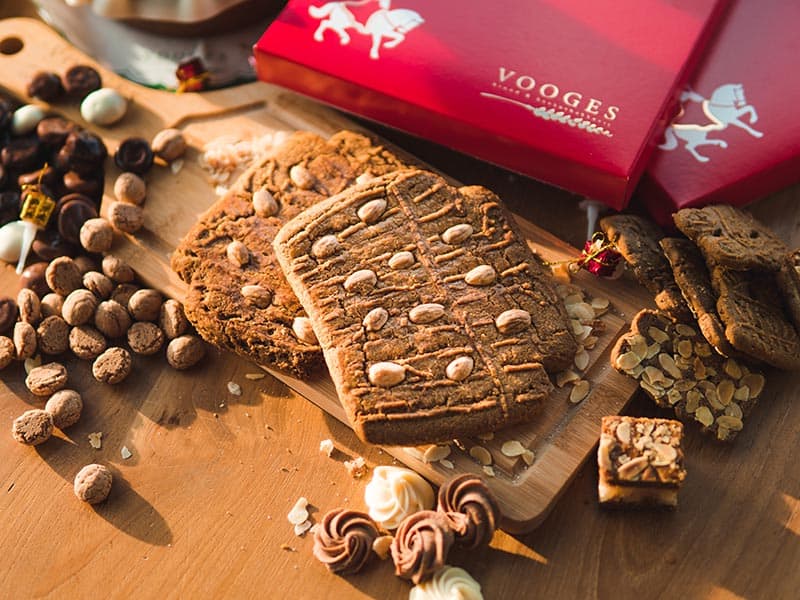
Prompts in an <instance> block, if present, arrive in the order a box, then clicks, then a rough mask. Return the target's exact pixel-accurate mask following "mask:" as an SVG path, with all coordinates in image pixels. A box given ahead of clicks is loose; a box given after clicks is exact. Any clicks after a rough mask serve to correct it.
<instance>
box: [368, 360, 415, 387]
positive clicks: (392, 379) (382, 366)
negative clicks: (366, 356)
mask: <svg viewBox="0 0 800 600" xmlns="http://www.w3.org/2000/svg"><path fill="white" fill-rule="evenodd" d="M367 377H368V378H369V381H370V383H372V385H377V386H379V387H392V386H395V385H397V384H398V383H400V382H401V381H403V379H405V378H406V368H405V367H404V366H403V365H398V364H397V363H393V362H378V363H374V364H372V365H370V367H369V371H368V373H367Z"/></svg>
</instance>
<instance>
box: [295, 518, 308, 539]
mask: <svg viewBox="0 0 800 600" xmlns="http://www.w3.org/2000/svg"><path fill="white" fill-rule="evenodd" d="M309 529H311V521H303V522H302V523H298V524H296V525H295V526H294V534H295V535H296V536H298V537H302V536H303V535H304V534H305V532H306V531H308V530H309Z"/></svg>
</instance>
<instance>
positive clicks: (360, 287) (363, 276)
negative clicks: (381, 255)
mask: <svg viewBox="0 0 800 600" xmlns="http://www.w3.org/2000/svg"><path fill="white" fill-rule="evenodd" d="M377 283H378V276H377V275H375V271H371V270H370V269H360V270H358V271H356V272H354V273H352V274H351V275H350V276H349V277H348V278H347V279H345V281H344V289H345V290H347V291H348V292H364V291H366V290H368V289H369V288H372V287H374V286H375V285H376V284H377Z"/></svg>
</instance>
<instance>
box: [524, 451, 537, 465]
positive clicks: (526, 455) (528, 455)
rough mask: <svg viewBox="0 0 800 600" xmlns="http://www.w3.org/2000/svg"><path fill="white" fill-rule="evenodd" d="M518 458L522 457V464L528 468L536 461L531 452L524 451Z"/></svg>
mask: <svg viewBox="0 0 800 600" xmlns="http://www.w3.org/2000/svg"><path fill="white" fill-rule="evenodd" d="M520 456H521V457H522V462H524V463H525V464H526V465H528V466H529V467H530V466H531V465H532V464H533V461H534V460H536V455H535V454H534V453H533V450H525V452H523V453H522V454H520Z"/></svg>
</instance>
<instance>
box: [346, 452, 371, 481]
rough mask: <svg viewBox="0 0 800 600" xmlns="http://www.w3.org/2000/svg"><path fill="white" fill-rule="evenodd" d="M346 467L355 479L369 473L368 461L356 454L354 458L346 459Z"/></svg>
mask: <svg viewBox="0 0 800 600" xmlns="http://www.w3.org/2000/svg"><path fill="white" fill-rule="evenodd" d="M344 468H345V469H347V473H348V474H349V475H350V477H352V478H353V479H361V478H362V477H363V476H364V475H366V474H367V461H365V460H364V458H363V457H361V456H356V457H355V458H354V459H353V460H346V461H344Z"/></svg>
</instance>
